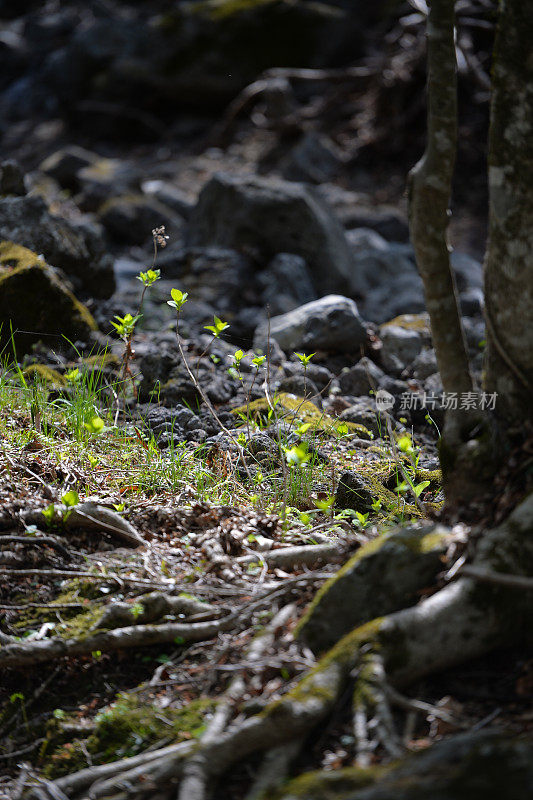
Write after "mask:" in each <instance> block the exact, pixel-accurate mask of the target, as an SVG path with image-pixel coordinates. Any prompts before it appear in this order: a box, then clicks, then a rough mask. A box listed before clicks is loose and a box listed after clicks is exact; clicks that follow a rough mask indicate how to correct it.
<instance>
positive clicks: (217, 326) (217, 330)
mask: <svg viewBox="0 0 533 800" xmlns="http://www.w3.org/2000/svg"><path fill="white" fill-rule="evenodd" d="M213 322H214V324H213V325H204V329H205V330H206V331H211V333H212V334H213V336H214V337H215V338H218V337H219V336H220V334H221V333H222V331H225V330H226V328H229V323H228V322H223V321H222V320H221V319H219V318H218V317H213Z"/></svg>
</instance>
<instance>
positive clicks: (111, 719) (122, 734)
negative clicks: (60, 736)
mask: <svg viewBox="0 0 533 800" xmlns="http://www.w3.org/2000/svg"><path fill="white" fill-rule="evenodd" d="M214 705H215V703H214V701H213V700H211V699H210V698H200V699H198V700H193V701H192V702H191V703H189V704H188V705H186V706H183V707H182V708H164V709H163V708H161V707H159V706H157V705H155V704H152V703H148V702H143V700H142V699H139V697H138V696H137V695H135V694H131V695H128V694H126V693H124V694H119V695H118V698H117V701H116V702H115V703H114V704H113V705H112V706H109V707H108V708H106V709H104V710H103V711H101V712H100V713H99V714H98V715H97V717H96V720H95V722H96V728H95V731H94V733H93V734H92V735H91V736H89V737H88V739H86V740H85V742H83V747H82V746H81V745H82V743H81V742H80V741H79V740H75V741H74V742H68V743H66V744H63V745H62V746H60V747H58V748H57V749H56V750H55V752H54V753H53V754H52V755H51V756H50V758H49V760H48V764H47V766H46V769H45V774H46V776H47V777H49V778H57V777H59V776H61V775H68V774H70V773H71V772H76V771H77V770H78V769H82V768H83V767H84V766H87V760H86V757H85V756H84V752H83V750H84V749H85V750H86V751H87V752H88V753H89V754H90V755H91V757H92V760H93V763H94V764H95V765H96V764H107V763H109V762H112V761H117V760H118V759H119V758H126V757H128V756H134V755H137V753H140V752H142V751H143V750H146V748H147V747H149V746H150V745H152V744H154V743H155V742H157V741H160V740H161V739H168V738H169V737H171V738H172V740H173V742H175V743H178V742H180V741H185V740H188V739H197V738H198V737H199V736H200V735H201V733H202V732H203V730H204V717H205V715H206V714H208V713H209V712H210V711H211V710H212V709H213V707H214ZM48 736H49V738H50V739H52V740H53V739H54V738H55V737H56V736H57V726H56V725H55V720H52V721H51V724H49V730H48Z"/></svg>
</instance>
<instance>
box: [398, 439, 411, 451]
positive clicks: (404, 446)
mask: <svg viewBox="0 0 533 800" xmlns="http://www.w3.org/2000/svg"><path fill="white" fill-rule="evenodd" d="M398 447H399V449H400V450H401V451H402V453H412V452H413V443H412V441H411V438H410V437H409V436H400V438H399V439H398Z"/></svg>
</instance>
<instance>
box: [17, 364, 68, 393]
mask: <svg viewBox="0 0 533 800" xmlns="http://www.w3.org/2000/svg"><path fill="white" fill-rule="evenodd" d="M22 373H23V375H24V377H25V378H26V380H27V381H34V382H37V383H45V384H46V385H47V386H48V387H49V388H50V389H64V388H65V386H67V381H66V380H65V378H64V377H63V375H61V373H60V372H58V371H57V369H53V367H48V366H46V364H30V366H29V367H26V368H25V369H23V370H22Z"/></svg>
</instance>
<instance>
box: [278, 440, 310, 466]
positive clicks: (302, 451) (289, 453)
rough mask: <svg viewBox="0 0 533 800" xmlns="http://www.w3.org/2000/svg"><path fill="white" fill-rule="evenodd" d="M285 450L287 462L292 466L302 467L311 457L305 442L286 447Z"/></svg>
mask: <svg viewBox="0 0 533 800" xmlns="http://www.w3.org/2000/svg"><path fill="white" fill-rule="evenodd" d="M284 450H285V457H286V459H287V463H288V464H289V466H291V467H301V466H303V465H304V464H307V462H308V461H309V459H310V455H309V453H308V451H307V447H306V446H305V444H301V445H295V446H294V447H290V448H288V447H286V448H284Z"/></svg>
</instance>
